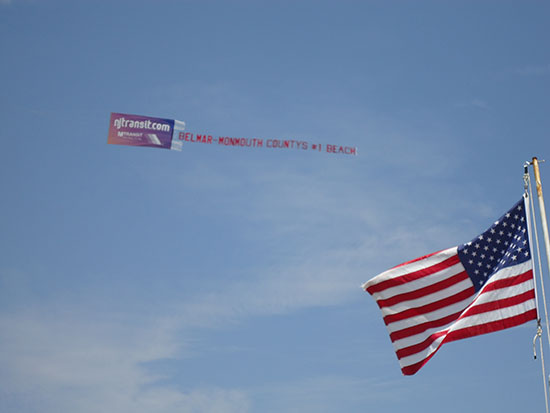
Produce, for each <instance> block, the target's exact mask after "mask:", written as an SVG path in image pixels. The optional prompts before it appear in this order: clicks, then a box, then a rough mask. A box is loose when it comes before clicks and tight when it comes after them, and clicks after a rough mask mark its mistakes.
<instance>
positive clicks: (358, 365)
mask: <svg viewBox="0 0 550 413" xmlns="http://www.w3.org/2000/svg"><path fill="white" fill-rule="evenodd" d="M549 18H550V3H549V2H548V1H542V0H541V1H531V0H526V1H519V0H518V1H507V0H499V1H490V0H481V1H467V0H464V1H462V0H461V1H451V0H448V1H427V0H418V1H414V2H408V1H396V0H395V1H394V0H392V1H374V0H372V1H347V0H344V1H323V0H320V1H308V0H295V1H287V0H281V1H261V0H259V1H246V0H235V1H215V0H204V1H193V0H188V1H186V0H184V1H175V0H157V1H125V0H113V1H105V0H95V1H88V0H77V1H67V0H1V1H0V53H1V56H2V63H1V64H0V84H1V90H2V93H1V94H0V139H1V142H2V150H1V151H0V172H1V173H0V190H1V193H2V202H1V203H0V251H2V252H1V253H0V257H1V259H0V410H1V411H2V412H8V413H11V412H21V413H30V412H41V413H53V412H79V413H80V412H82V413H88V412H89V413H92V412H94V413H95V412H97V411H104V412H120V413H127V412H128V413H129V412H132V413H143V412H159V413H175V412H177V413H187V412H190V413H191V412H193V413H202V412H239V413H240V412H262V413H263V412H306V413H307V412H316V413H317V412H335V411H345V412H365V411H367V412H370V411H372V412H374V411H385V412H388V413H392V412H403V411H408V412H423V413H428V412H440V411H441V409H442V408H443V409H444V410H445V411H446V412H463V411H495V410H498V411H500V412H517V411H521V410H532V411H544V410H543V409H544V395H543V378H542V375H541V367H540V364H539V363H538V361H535V360H533V350H532V339H533V336H534V334H535V331H536V325H535V323H534V322H531V323H527V324H524V325H522V326H520V327H516V328H514V329H510V330H505V331H502V332H499V333H493V334H488V335H485V336H480V337H476V338H471V339H467V340H461V341H457V342H453V343H449V344H446V345H445V346H443V347H442V349H441V350H440V351H439V352H438V353H437V354H436V355H435V356H434V357H433V358H432V359H431V360H430V361H429V362H428V363H427V364H426V366H424V367H423V368H422V370H421V371H420V372H419V373H417V374H416V375H415V376H412V377H405V376H403V375H402V374H401V371H400V369H399V365H398V362H397V359H396V357H395V353H394V352H393V349H392V345H391V342H390V340H389V337H388V334H387V331H386V329H385V326H384V323H383V321H382V318H381V315H380V312H379V310H378V307H377V305H376V303H375V302H374V300H372V298H371V297H370V296H369V294H367V293H366V292H364V291H363V290H362V289H361V284H362V283H364V282H366V281H367V280H368V279H370V278H372V277H373V276H375V275H377V274H378V273H380V272H382V271H384V270H386V269H388V268H390V267H393V266H395V265H397V264H399V263H401V262H404V261H407V260H410V259H413V258H416V257H418V256H421V255H424V254H428V253H430V252H433V251H438V250H441V249H444V248H448V247H451V246H454V245H458V244H460V243H463V242H466V241H468V240H470V239H472V238H473V237H474V236H476V235H478V234H480V233H481V232H483V231H484V230H485V229H486V228H488V227H489V226H490V225H491V224H492V223H493V221H494V220H495V219H497V218H498V217H499V216H501V215H502V213H504V212H505V211H507V210H508V209H509V208H510V207H511V206H512V205H513V204H514V203H515V202H516V201H518V200H519V199H520V197H521V195H522V193H523V177H522V174H523V164H524V162H525V161H528V160H530V159H531V158H532V157H533V156H537V157H539V159H545V157H546V158H547V159H550V143H549V142H550V141H549V139H548V131H549V130H550V117H549V116H548V114H549V113H550V112H549V111H550V97H549V96H550V94H549V92H550V49H549V48H548V39H549V38H550V25H549V24H548V21H549ZM111 112H118V113H127V114H139V115H145V116H153V117H159V118H168V119H178V120H181V121H184V122H185V123H186V125H187V126H186V127H187V130H188V131H190V132H194V133H205V134H210V135H212V136H214V137H218V136H229V137H247V138H261V139H296V140H303V141H308V142H317V143H320V144H322V145H324V146H323V148H325V147H326V145H327V144H331V145H338V146H349V147H357V150H358V153H357V155H356V156H348V155H343V154H332V153H327V152H325V151H321V152H318V151H303V150H290V149H273V148H265V147H264V148H239V147H228V146H220V145H203V144H198V143H190V142H186V143H184V146H183V150H182V151H181V152H176V151H167V150H163V149H156V148H135V147H127V146H117V145H108V144H107V132H108V128H109V117H110V114H111ZM548 168H549V165H548V164H545V163H542V164H541V173H542V180H543V185H544V182H545V180H546V182H548V185H547V187H548V188H550V172H548ZM547 192H550V189H548V190H547ZM547 275H548V274H546V276H547ZM547 284H548V282H547ZM546 354H548V355H549V356H547V357H550V351H549V350H548V348H547V347H546Z"/></svg>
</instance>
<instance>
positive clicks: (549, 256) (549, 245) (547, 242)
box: [531, 157, 550, 412]
mask: <svg viewBox="0 0 550 413" xmlns="http://www.w3.org/2000/svg"><path fill="white" fill-rule="evenodd" d="M531 164H532V165H533V172H534V174H535V184H536V187H537V198H538V200H539V214H540V221H541V225H542V233H543V237H544V246H545V249H546V262H547V264H548V272H549V274H550V237H549V236H548V221H547V220H546V208H545V206H544V196H543V194H542V181H541V179H540V171H539V161H538V159H537V158H536V157H533V160H532V162H531ZM533 219H535V217H533ZM535 235H536V234H535ZM537 245H538V240H537ZM537 249H538V248H537ZM538 259H539V270H540V271H539V272H540V279H541V283H542V282H543V276H542V266H541V262H540V251H539V254H538ZM542 288H543V296H544V284H542ZM544 309H545V315H546V332H547V335H548V338H549V341H550V334H549V331H550V326H549V325H548V312H547V310H546V298H544ZM539 325H540V324H539ZM537 334H538V335H539V337H540V330H539V331H537ZM533 344H534V343H533ZM540 350H541V356H542V357H544V356H543V355H542V351H543V349H542V341H541V342H540ZM541 363H542V369H543V375H544V374H545V373H544V359H541ZM549 384H550V378H549V382H548V383H545V387H544V393H545V398H546V397H547V391H546V388H547V386H548V385H549ZM545 401H546V411H547V412H548V400H547V399H546V400H545Z"/></svg>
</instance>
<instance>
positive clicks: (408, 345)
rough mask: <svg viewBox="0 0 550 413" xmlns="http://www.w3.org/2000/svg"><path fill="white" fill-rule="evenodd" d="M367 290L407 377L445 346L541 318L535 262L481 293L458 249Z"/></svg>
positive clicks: (503, 274)
mask: <svg viewBox="0 0 550 413" xmlns="http://www.w3.org/2000/svg"><path fill="white" fill-rule="evenodd" d="M363 288H364V289H365V290H366V291H367V292H369V293H370V294H371V295H372V296H373V298H374V299H375V300H376V302H377V303H378V306H379V307H380V310H381V311H382V316H383V318H384V323H385V324H386V327H387V329H388V332H389V334H390V339H391V341H392V343H393V346H394V349H395V352H396V354H397V358H398V359H399V364H400V365H401V371H402V372H403V374H405V375H412V374H414V373H416V372H417V371H418V370H419V369H420V368H421V367H422V366H423V365H424V364H426V362H427V361H428V360H429V359H430V358H431V357H432V356H433V355H434V354H435V353H436V351H437V350H439V348H440V347H441V345H442V344H443V343H446V342H449V341H454V340H459V339H462V338H467V337H473V336H476V335H479V334H485V333H490V332H493V331H498V330H503V329H506V328H510V327H514V326H517V325H519V324H522V323H525V322H527V321H529V320H533V319H536V318H537V312H536V307H535V291H534V284H533V273H532V270H531V260H529V261H526V262H524V263H521V264H518V265H515V266H512V267H506V268H504V269H501V270H500V271H498V272H496V273H495V274H494V275H493V276H492V277H491V278H490V279H489V280H488V282H487V283H486V284H485V285H484V286H483V288H482V289H481V290H480V291H478V292H477V293H476V292H475V289H474V285H473V283H472V281H471V279H470V277H468V274H467V273H466V270H465V269H464V266H463V265H462V264H461V263H460V259H459V257H458V252H457V247H453V248H449V249H447V250H444V251H440V252H437V253H434V254H431V255H427V256H425V257H421V258H418V259H416V260H414V261H410V262H407V263H405V264H401V265H400V266H398V267H394V268H392V269H390V270H388V271H385V272H383V273H382V274H380V275H378V276H376V277H374V278H373V279H371V280H370V281H368V282H367V283H365V284H364V285H363Z"/></svg>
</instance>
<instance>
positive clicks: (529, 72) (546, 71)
mask: <svg viewBox="0 0 550 413" xmlns="http://www.w3.org/2000/svg"><path fill="white" fill-rule="evenodd" d="M514 73H515V74H517V75H520V76H547V75H550V64H546V65H531V66H523V67H520V68H518V69H516V70H515V71H514Z"/></svg>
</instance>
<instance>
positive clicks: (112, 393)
mask: <svg viewBox="0 0 550 413" xmlns="http://www.w3.org/2000/svg"><path fill="white" fill-rule="evenodd" d="M46 314H47V312H44V313H42V314H36V313H29V314H17V315H3V316H1V317H0V330H1V331H2V332H3V334H2V335H3V337H2V340H0V363H1V364H2V371H1V372H0V382H1V383H2V387H1V390H0V394H1V395H2V397H0V407H2V404H3V403H11V407H12V408H13V410H14V411H15V410H17V411H21V412H25V411H27V410H25V409H28V411H36V410H37V409H39V410H40V411H42V412H58V411H78V412H83V413H87V412H90V413H91V412H96V411H97V410H98V409H99V410H108V411H117V412H122V413H130V412H132V413H136V412H143V413H145V412H151V411H155V412H165V413H172V412H178V413H179V412H222V411H223V412H226V411H227V412H246V411H247V409H248V405H249V402H248V399H247V396H246V394H245V393H244V392H242V391H240V390H235V389H217V388H197V389H191V390H190V391H188V392H181V391H179V390H176V389H172V388H169V387H160V386H155V384H154V383H155V381H156V380H157V379H158V377H155V376H153V375H151V374H149V373H148V372H147V371H146V370H145V369H144V368H142V367H141V364H142V363H143V362H146V361H148V360H152V359H158V358H163V357H170V356H173V355H174V349H175V347H174V341H173V339H174V336H173V335H172V334H171V328H170V327H169V326H167V325H166V324H164V323H163V322H162V320H154V322H153V323H147V325H139V324H136V323H135V321H136V320H127V321H130V323H125V322H109V321H106V320H97V319H94V318H91V319H90V318H88V319H77V318H74V317H70V316H61V317H60V316H57V317H51V316H48V315H46ZM3 407H4V408H7V407H8V406H3ZM4 411H6V410H4Z"/></svg>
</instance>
